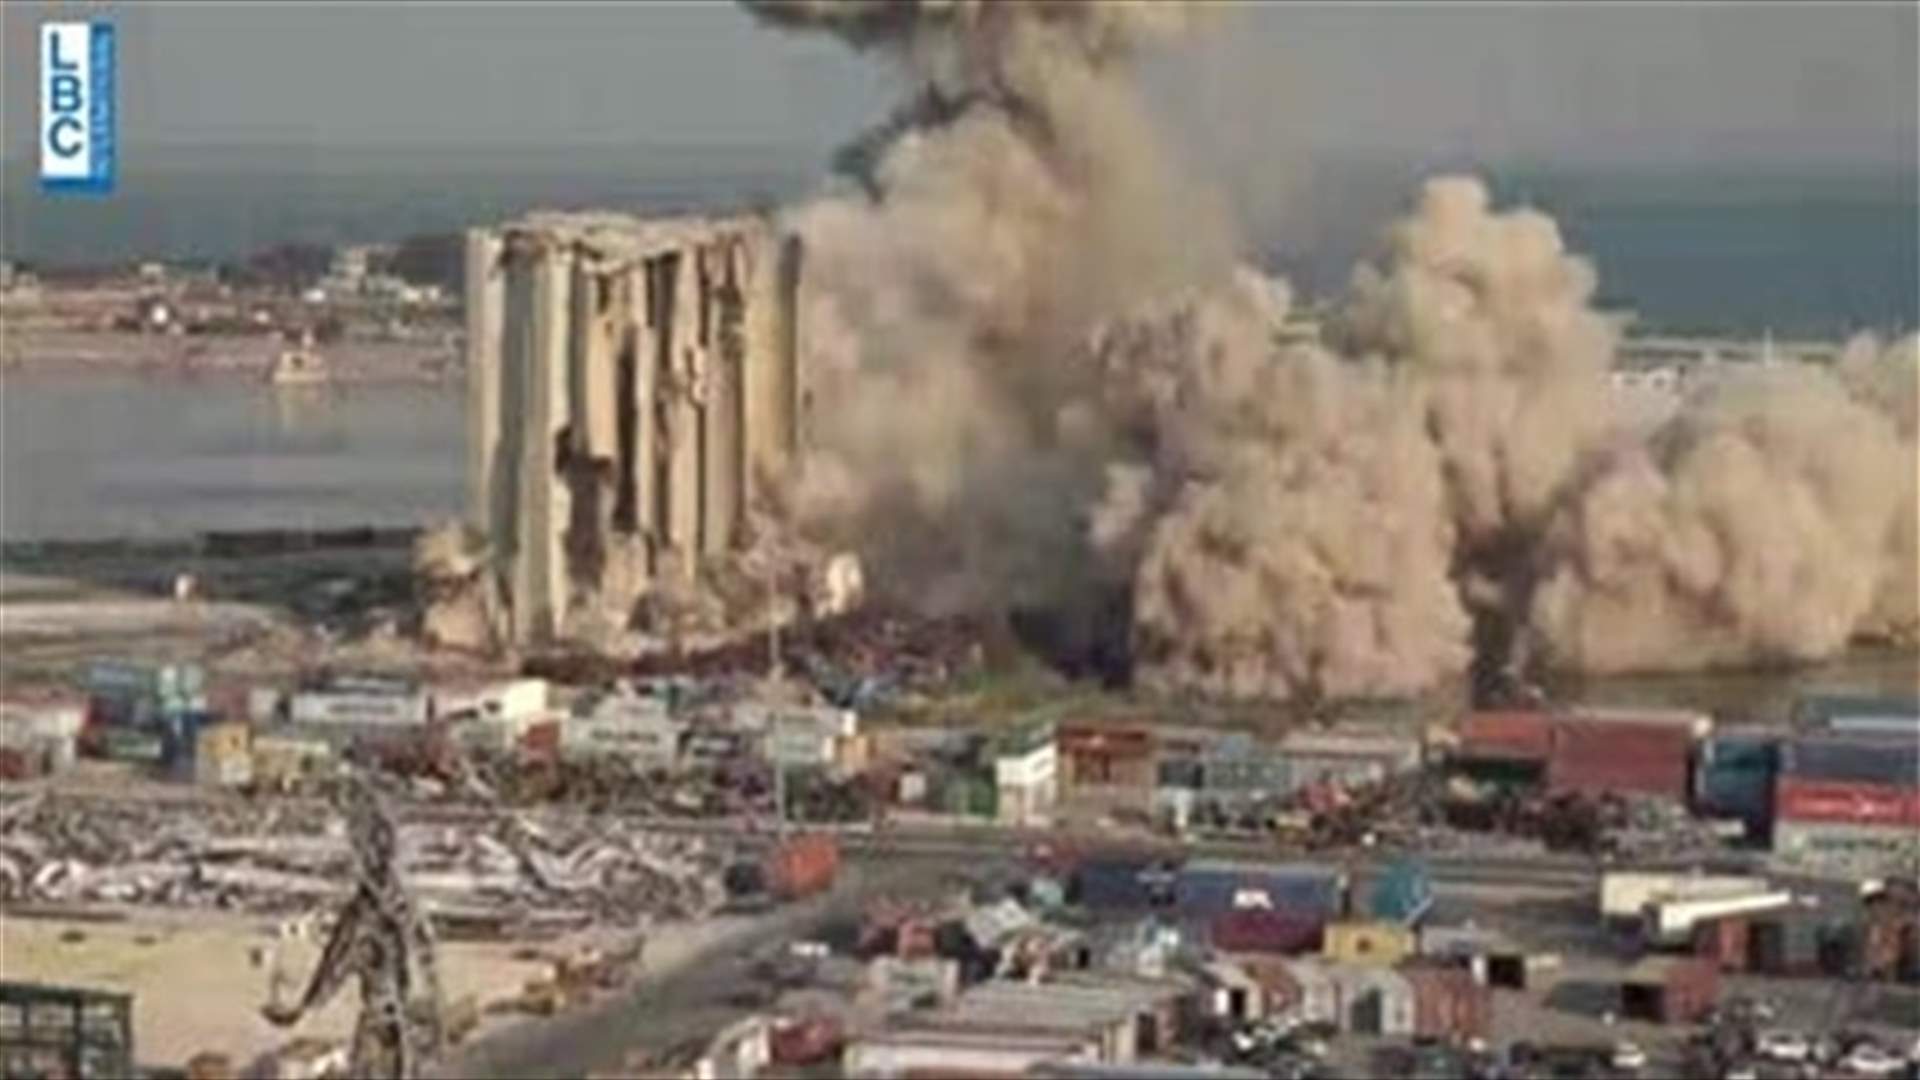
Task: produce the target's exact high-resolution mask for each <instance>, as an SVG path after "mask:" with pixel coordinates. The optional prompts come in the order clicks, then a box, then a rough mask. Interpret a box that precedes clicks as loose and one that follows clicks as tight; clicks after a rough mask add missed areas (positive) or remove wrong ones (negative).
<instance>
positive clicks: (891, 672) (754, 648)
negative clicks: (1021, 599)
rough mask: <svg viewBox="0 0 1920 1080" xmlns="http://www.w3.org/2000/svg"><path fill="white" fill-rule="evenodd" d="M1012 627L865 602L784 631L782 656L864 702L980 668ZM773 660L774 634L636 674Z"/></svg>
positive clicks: (831, 688) (830, 693)
mask: <svg viewBox="0 0 1920 1080" xmlns="http://www.w3.org/2000/svg"><path fill="white" fill-rule="evenodd" d="M1007 634H1008V631H1007V629H1006V628H1005V627H1004V626H1001V625H998V624H996V623H994V622H992V621H990V620H986V619H982V618H977V617H971V616H961V615H955V616H947V617H943V618H929V617H925V616H914V615H899V614H893V613H889V612H886V611H882V610H879V609H876V608H862V609H860V610H858V611H853V612H849V613H847V614H845V615H839V616H835V617H833V618H829V619H821V620H818V621H814V622H810V623H807V624H805V625H802V626H798V627H792V628H789V629H788V630H786V631H783V632H782V634H781V636H780V641H779V646H780V659H781V663H782V664H783V665H784V666H785V667H786V668H787V669H788V670H789V671H794V672H798V673H801V674H803V675H805V676H806V678H807V679H808V680H809V681H810V682H812V683H813V685H814V688H815V689H816V690H818V691H819V692H820V694H821V696H822V697H823V698H825V699H826V700H827V701H829V702H831V703H832V704H835V705H838V706H840V707H842V708H855V709H857V708H864V707H867V706H871V705H876V704H881V703H884V702H885V701H886V700H887V699H889V698H891V697H893V696H895V695H899V694H909V693H917V692H925V691H928V690H933V689H937V688H939V687H941V686H944V685H945V684H947V683H948V682H950V681H951V680H953V679H955V678H957V677H959V676H962V675H964V674H967V673H968V672H971V671H976V670H978V669H980V668H981V667H983V666H984V665H985V664H986V662H987V659H988V649H989V648H990V647H992V646H995V645H996V644H997V643H1003V642H1004V640H1005V638H1006V636H1007ZM767 663H768V645H767V641H766V640H765V639H763V638H751V639H742V640H738V641H734V642H732V643H729V644H727V645H725V646H722V647H720V648H716V649H711V650H707V651H704V652H699V653H694V654H691V655H687V656H673V655H671V654H655V655H650V656H646V657H642V658H641V659H640V660H639V661H637V662H636V664H635V666H634V670H633V673H634V674H637V675H657V674H666V673H670V672H671V673H682V674H691V675H696V676H719V675H724V674H729V673H733V672H740V671H760V670H764V669H765V668H766V666H767Z"/></svg>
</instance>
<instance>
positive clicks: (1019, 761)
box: [993, 742, 1060, 787]
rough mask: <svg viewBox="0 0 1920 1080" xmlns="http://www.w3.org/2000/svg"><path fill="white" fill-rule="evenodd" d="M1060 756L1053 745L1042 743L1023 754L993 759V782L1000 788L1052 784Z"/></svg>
mask: <svg viewBox="0 0 1920 1080" xmlns="http://www.w3.org/2000/svg"><path fill="white" fill-rule="evenodd" d="M1059 767H1060V755H1059V751H1058V749H1057V747H1056V746H1055V744H1053V743H1051V742H1047V743H1042V744H1040V745H1039V746H1036V747H1034V748H1033V749H1032V750H1029V751H1027V752H1026V753H1024V754H1007V755H1004V756H1002V757H998V758H995V759H994V762H993V773H994V780H995V782H996V783H997V784H998V785H999V786H1000V787H1040V786H1044V785H1048V784H1051V783H1053V782H1054V778H1055V777H1056V776H1057V775H1058V773H1059Z"/></svg>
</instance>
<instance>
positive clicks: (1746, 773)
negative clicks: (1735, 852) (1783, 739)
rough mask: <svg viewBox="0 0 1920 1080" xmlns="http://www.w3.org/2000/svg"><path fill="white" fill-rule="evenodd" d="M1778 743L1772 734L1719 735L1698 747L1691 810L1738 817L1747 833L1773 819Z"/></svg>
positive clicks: (1777, 769)
mask: <svg viewBox="0 0 1920 1080" xmlns="http://www.w3.org/2000/svg"><path fill="white" fill-rule="evenodd" d="M1779 767H1780V740H1779V738H1778V737H1776V736H1773V735H1758V734H1718V735H1715V736H1713V737H1712V738H1710V739H1708V740H1707V741H1706V742H1704V743H1702V744H1701V745H1700V755H1699V760H1698V762H1697V763H1696V765H1695V768H1694V784H1693V799H1694V808H1695V809H1696V810H1698V811H1699V812H1700V813H1701V814H1704V815H1706V816H1709V817H1726V818H1738V819H1739V820H1741V821H1744V822H1746V823H1747V825H1748V828H1749V831H1750V832H1751V831H1754V830H1757V829H1759V828H1761V827H1763V826H1764V825H1765V824H1766V822H1767V821H1768V820H1770V819H1771V818H1772V816H1773V785H1774V778H1775V774H1776V773H1777V772H1778V771H1779Z"/></svg>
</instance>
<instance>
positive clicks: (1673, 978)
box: [1620, 957, 1720, 1024]
mask: <svg viewBox="0 0 1920 1080" xmlns="http://www.w3.org/2000/svg"><path fill="white" fill-rule="evenodd" d="M1719 994H1720V972H1719V970H1718V969H1717V968H1716V967H1715V966H1714V965H1713V964H1712V963H1711V962H1709V961H1706V960H1701V959H1699V958H1697V957H1649V958H1647V959H1645V960H1642V961H1641V962H1640V963H1638V964H1636V965H1634V966H1633V968H1631V969H1630V970H1629V971H1628V972H1627V974H1626V976H1625V977H1623V978H1622V979H1621V981H1620V1015H1621V1016H1622V1017H1625V1018H1629V1019H1634V1020H1647V1021H1651V1022H1653V1023H1656V1024H1691V1023H1695V1022H1697V1021H1698V1020H1699V1019H1700V1018H1701V1017H1703V1016H1705V1015H1706V1013H1707V1012H1708V1010H1710V1009H1712V1008H1713V1005H1714V1001H1715V1000H1716V999H1717V998H1718V997H1719Z"/></svg>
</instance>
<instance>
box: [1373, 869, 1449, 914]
mask: <svg viewBox="0 0 1920 1080" xmlns="http://www.w3.org/2000/svg"><path fill="white" fill-rule="evenodd" d="M1432 908H1433V880H1432V877H1431V876H1430V875H1429V874H1428V873H1427V868H1426V867H1425V866H1424V865H1422V864H1420V863H1419V862H1417V861H1415V860H1412V859H1400V860H1398V861H1396V862H1395V863H1394V864H1393V865H1391V866H1389V867H1387V868H1386V870H1384V871H1383V872H1382V873H1381V874H1380V876H1379V877H1377V878H1375V879H1374V881H1373V887H1372V888H1371V889H1369V890H1368V892H1367V906H1366V914H1367V916H1368V917H1369V918H1374V919H1384V920H1386V921H1389V922H1396V923H1400V924H1402V925H1412V924H1414V923H1417V922H1419V921H1420V920H1421V919H1423V918H1425V917H1426V914H1427V912H1428V911H1430V910H1432Z"/></svg>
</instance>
